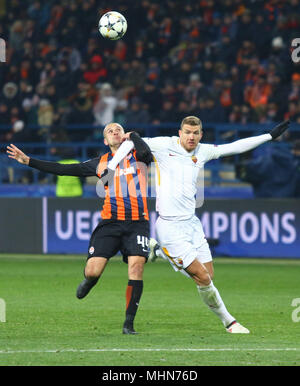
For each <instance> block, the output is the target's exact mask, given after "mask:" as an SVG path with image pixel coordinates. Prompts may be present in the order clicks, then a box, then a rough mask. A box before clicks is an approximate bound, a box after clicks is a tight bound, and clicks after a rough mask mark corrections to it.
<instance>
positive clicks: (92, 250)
mask: <svg viewBox="0 0 300 386" xmlns="http://www.w3.org/2000/svg"><path fill="white" fill-rule="evenodd" d="M94 252H95V248H94V247H91V248H90V249H89V254H90V255H92V254H93V253H94Z"/></svg>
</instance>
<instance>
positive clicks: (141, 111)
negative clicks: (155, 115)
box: [125, 97, 150, 125]
mask: <svg viewBox="0 0 300 386" xmlns="http://www.w3.org/2000/svg"><path fill="white" fill-rule="evenodd" d="M125 123H126V125H131V124H136V123H143V124H144V123H150V116H149V112H148V111H147V106H142V105H141V102H140V101H139V99H138V98H136V97H135V98H132V100H131V103H130V106H129V108H128V109H127V110H126V112H125Z"/></svg>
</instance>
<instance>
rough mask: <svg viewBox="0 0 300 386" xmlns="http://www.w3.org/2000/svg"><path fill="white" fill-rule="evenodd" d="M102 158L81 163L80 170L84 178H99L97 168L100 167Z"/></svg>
mask: <svg viewBox="0 0 300 386" xmlns="http://www.w3.org/2000/svg"><path fill="white" fill-rule="evenodd" d="M99 161H100V157H97V158H92V159H90V160H88V161H85V162H81V163H80V164H79V165H80V168H81V170H82V174H83V176H84V177H92V176H97V168H98V165H99Z"/></svg>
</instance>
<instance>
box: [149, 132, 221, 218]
mask: <svg viewBox="0 0 300 386" xmlns="http://www.w3.org/2000/svg"><path fill="white" fill-rule="evenodd" d="M143 140H144V141H145V142H146V143H147V144H148V146H149V147H150V149H151V151H152V154H153V158H154V162H155V169H156V210H157V211H158V212H159V214H160V216H161V217H169V216H171V217H184V218H189V217H191V216H193V214H194V213H195V208H196V205H197V206H201V202H203V199H204V172H203V167H204V164H205V163H206V162H207V161H210V160H211V159H215V158H218V157H219V154H218V152H217V147H216V146H215V145H209V144H203V143H199V144H198V146H197V147H196V149H195V150H194V151H192V152H187V151H186V150H185V149H184V148H183V147H182V146H181V144H180V140H179V137H176V136H174V137H156V138H143Z"/></svg>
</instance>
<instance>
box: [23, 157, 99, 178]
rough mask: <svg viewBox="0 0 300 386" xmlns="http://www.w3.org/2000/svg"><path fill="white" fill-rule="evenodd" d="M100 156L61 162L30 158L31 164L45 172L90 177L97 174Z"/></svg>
mask: <svg viewBox="0 0 300 386" xmlns="http://www.w3.org/2000/svg"><path fill="white" fill-rule="evenodd" d="M98 163H99V158H94V159H92V160H89V161H86V162H81V163H74V164H61V163H59V162H52V161H42V160H38V159H35V158H30V160H29V166H30V167H32V168H35V169H38V170H40V171H42V172H45V173H51V174H56V175H58V176H73V177H89V176H95V175H97V174H96V169H97V165H98Z"/></svg>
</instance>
